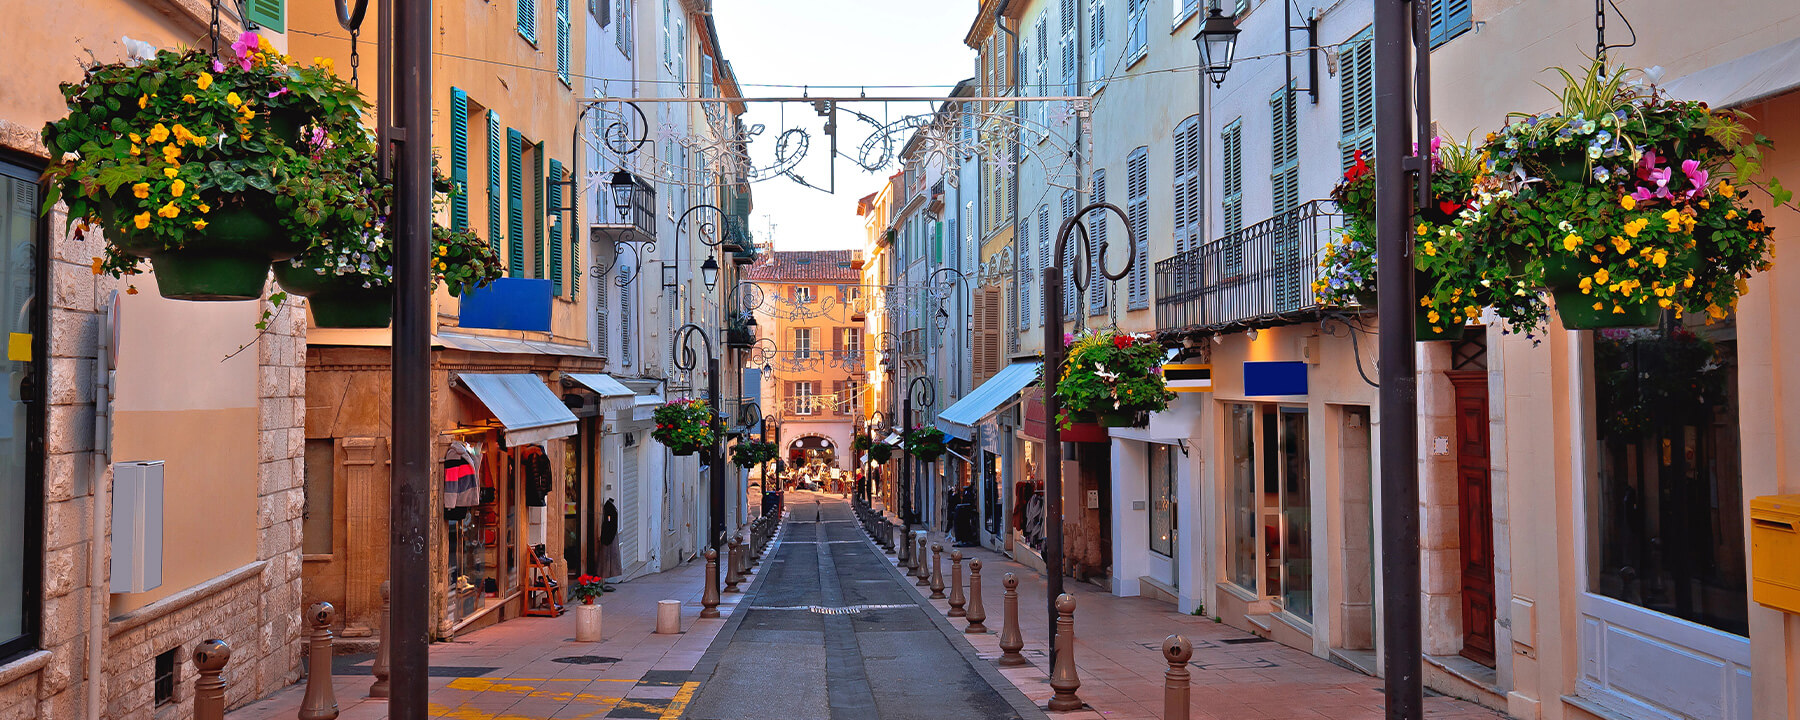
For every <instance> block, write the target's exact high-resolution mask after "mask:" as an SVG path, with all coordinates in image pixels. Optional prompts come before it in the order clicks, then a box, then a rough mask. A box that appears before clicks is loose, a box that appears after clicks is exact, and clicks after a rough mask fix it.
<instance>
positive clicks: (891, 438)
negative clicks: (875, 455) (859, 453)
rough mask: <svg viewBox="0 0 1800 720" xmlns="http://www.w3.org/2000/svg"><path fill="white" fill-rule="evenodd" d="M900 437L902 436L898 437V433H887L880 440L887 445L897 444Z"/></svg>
mask: <svg viewBox="0 0 1800 720" xmlns="http://www.w3.org/2000/svg"><path fill="white" fill-rule="evenodd" d="M902 439H903V438H901V437H900V433H888V436H887V437H885V438H882V439H881V441H882V442H883V443H886V444H888V445H899V444H900V441H901V440H902Z"/></svg>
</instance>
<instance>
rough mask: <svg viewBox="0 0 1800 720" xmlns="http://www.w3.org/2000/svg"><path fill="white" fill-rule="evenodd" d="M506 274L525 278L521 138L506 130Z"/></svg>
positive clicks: (523, 173)
mask: <svg viewBox="0 0 1800 720" xmlns="http://www.w3.org/2000/svg"><path fill="white" fill-rule="evenodd" d="M506 274H507V276H509V277H526V275H525V136H524V135H521V134H519V131H518V130H516V129H513V128H507V129H506Z"/></svg>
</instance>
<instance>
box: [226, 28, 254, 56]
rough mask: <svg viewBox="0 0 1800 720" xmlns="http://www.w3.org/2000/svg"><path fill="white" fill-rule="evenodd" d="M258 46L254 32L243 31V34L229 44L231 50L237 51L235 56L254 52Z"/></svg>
mask: <svg viewBox="0 0 1800 720" xmlns="http://www.w3.org/2000/svg"><path fill="white" fill-rule="evenodd" d="M258 47H261V43H260V41H259V39H258V38H257V37H256V33H255V32H252V31H245V32H244V34H242V35H239V36H238V39H237V42H234V43H232V44H231V51H232V52H234V53H237V56H238V57H240V58H241V57H246V56H248V55H249V54H250V53H253V52H256V49H257V48H258Z"/></svg>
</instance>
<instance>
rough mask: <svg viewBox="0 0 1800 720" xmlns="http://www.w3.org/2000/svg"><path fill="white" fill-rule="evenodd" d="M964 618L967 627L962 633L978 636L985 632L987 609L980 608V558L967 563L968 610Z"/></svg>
mask: <svg viewBox="0 0 1800 720" xmlns="http://www.w3.org/2000/svg"><path fill="white" fill-rule="evenodd" d="M964 617H966V618H968V619H969V626H968V627H966V628H963V632H965V633H968V634H970V635H979V634H981V633H985V632H987V626H986V625H983V624H982V623H984V622H986V621H987V608H984V607H982V606H981V558H974V559H972V560H970V561H969V609H968V612H967V613H966V614H965V615H964Z"/></svg>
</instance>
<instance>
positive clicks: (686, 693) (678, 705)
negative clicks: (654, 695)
mask: <svg viewBox="0 0 1800 720" xmlns="http://www.w3.org/2000/svg"><path fill="white" fill-rule="evenodd" d="M699 689H700V683H697V682H684V683H682V684H681V689H680V690H676V691H675V697H674V698H673V699H671V700H669V707H667V708H666V709H664V710H663V713H662V720H680V718H681V714H682V713H683V712H686V711H687V706H688V703H689V702H692V701H693V700H694V691H695V690H699Z"/></svg>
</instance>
